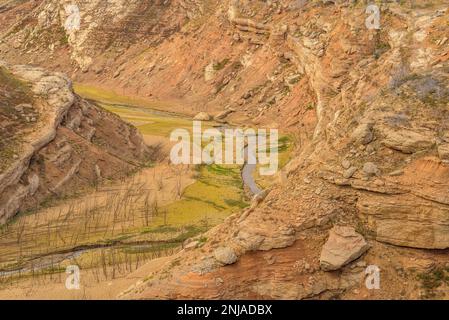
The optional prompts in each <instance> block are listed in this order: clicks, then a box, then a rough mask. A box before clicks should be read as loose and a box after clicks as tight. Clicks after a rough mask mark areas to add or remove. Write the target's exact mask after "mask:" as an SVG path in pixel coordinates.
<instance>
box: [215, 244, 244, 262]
mask: <svg viewBox="0 0 449 320" xmlns="http://www.w3.org/2000/svg"><path fill="white" fill-rule="evenodd" d="M214 258H215V260H217V261H218V262H220V263H222V264H225V265H228V264H233V263H235V262H236V261H237V260H238V257H237V255H236V254H235V252H234V250H233V249H232V248H230V247H221V248H218V249H216V250H215V251H214Z"/></svg>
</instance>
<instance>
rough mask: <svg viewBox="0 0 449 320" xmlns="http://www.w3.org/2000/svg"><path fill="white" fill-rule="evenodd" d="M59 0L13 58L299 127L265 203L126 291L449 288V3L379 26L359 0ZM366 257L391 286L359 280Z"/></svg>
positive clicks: (389, 14) (375, 294)
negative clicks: (69, 27) (72, 1)
mask: <svg viewBox="0 0 449 320" xmlns="http://www.w3.org/2000/svg"><path fill="white" fill-rule="evenodd" d="M65 3H66V2H64V1H37V2H34V6H35V7H34V9H33V10H31V11H30V13H29V14H28V15H27V16H21V18H20V19H18V21H17V22H15V24H10V27H9V28H7V29H8V32H4V35H3V37H2V39H3V40H2V41H3V45H2V46H1V47H0V50H1V53H2V55H4V56H5V58H6V59H7V60H8V61H9V60H11V61H15V60H17V59H18V60H28V61H30V60H31V61H33V62H35V63H38V64H41V65H46V66H48V67H50V68H55V69H57V68H62V69H65V70H66V71H68V72H70V74H72V75H73V77H74V78H75V79H76V80H77V81H81V82H85V83H90V84H94V85H98V86H103V87H109V86H110V87H114V88H117V89H118V90H121V91H122V92H124V93H126V94H130V95H138V96H142V97H146V98H148V99H156V100H157V99H158V100H175V101H183V104H184V108H181V111H183V112H185V113H196V112H198V111H207V112H209V113H212V114H213V115H218V114H220V117H219V118H220V120H221V121H229V122H233V123H240V124H242V123H243V124H248V123H250V124H251V125H253V126H269V127H282V129H283V130H286V131H287V132H289V133H291V135H292V136H294V137H295V140H296V145H297V151H296V153H295V154H294V159H293V160H292V161H291V162H290V163H289V164H288V165H287V167H286V168H285V169H284V170H283V172H281V173H280V174H279V181H280V182H279V184H278V185H276V186H275V187H273V188H272V190H270V193H269V194H268V196H267V197H266V198H265V200H264V201H262V202H261V203H254V205H253V206H252V207H251V208H250V209H247V210H245V211H244V212H240V213H237V214H236V215H234V216H232V217H230V218H229V219H228V220H227V221H226V222H225V223H224V224H222V225H220V226H218V227H216V228H215V229H213V230H211V231H210V232H209V233H208V234H206V235H204V236H203V237H201V238H198V239H191V241H190V242H189V243H186V246H185V249H184V250H183V251H182V252H181V253H179V254H177V255H175V256H174V257H173V258H172V259H171V261H170V262H169V263H167V264H166V265H165V266H164V267H163V268H162V269H161V270H158V271H155V273H154V274H152V275H149V276H148V277H147V278H146V280H145V281H142V282H140V283H139V284H137V285H136V286H135V287H133V288H131V289H130V290H129V291H128V292H127V293H126V295H125V296H126V297H131V298H154V297H157V298H284V299H304V298H318V299H319V298H423V297H428V296H429V295H430V294H432V295H439V296H441V297H446V296H447V293H446V292H447V291H444V290H441V291H435V290H436V289H438V288H440V287H441V288H442V289H444V287H445V286H447V283H445V282H444V281H443V280H441V274H443V275H444V274H445V272H446V271H445V270H446V269H447V267H448V266H449V257H448V256H447V254H446V253H447V251H446V250H447V248H449V237H448V235H447V234H448V233H447V231H448V228H449V220H448V217H449V216H448V214H449V212H448V209H449V202H448V190H449V189H448V179H447V177H448V175H449V165H448V161H449V158H448V149H449V147H448V143H449V138H448V134H447V132H448V127H447V123H448V121H447V120H448V117H449V107H448V94H449V91H448V83H449V82H448V70H449V65H448V57H449V47H448V46H449V41H448V38H447V34H448V25H447V21H448V18H449V12H448V9H447V5H445V4H444V1H428V2H426V3H418V2H417V1H410V2H408V1H405V2H401V3H400V4H397V3H386V4H384V5H383V6H381V7H380V16H381V25H380V29H369V28H367V26H366V23H365V22H366V19H367V18H368V15H367V14H366V11H365V10H366V4H365V3H364V2H361V1H352V2H351V1H287V0H285V1H213V0H204V1H181V0H179V1H176V0H173V1H164V2H162V1H155V2H150V1H139V2H129V4H128V2H127V4H126V6H125V5H124V3H123V2H120V1H113V2H111V5H109V6H108V7H102V2H101V1H92V2H89V4H87V3H85V2H83V3H79V7H80V12H81V29H80V30H79V31H73V32H72V33H71V32H66V31H64V30H63V29H61V28H62V26H63V23H62V21H64V19H65V18H66V15H65V13H64V12H65V11H63V10H62V8H63V5H64V4H65ZM25 5H28V6H30V3H28V2H25V3H24V4H21V6H25ZM20 8H22V7H20V6H19V7H15V9H14V10H20ZM147 9H148V10H147ZM11 10H12V9H11ZM149 12H154V13H157V17H158V19H159V21H156V20H155V19H153V18H148V17H147V16H146V13H149ZM3 16H4V17H5V18H4V19H5V21H10V20H11V19H9V20H8V17H9V13H8V11H6V14H3ZM130 21H132V22H130ZM107 22H113V23H109V24H108V23H107ZM129 28H135V29H129ZM5 30H6V28H5ZM54 30H60V32H61V33H59V34H58V33H55V32H53V31H54ZM129 30H137V31H135V32H131V33H132V35H130V32H129ZM47 34H50V35H52V36H53V38H49V37H47V36H46V35H47ZM64 34H65V35H66V36H68V39H67V41H65V40H64V41H60V39H66V38H65V37H62V38H61V37H60V36H59V35H64ZM44 40H45V41H44ZM18 52H20V56H18V54H17V53H18ZM64 53H65V54H64ZM49 58H50V59H49ZM223 112H224V113H223ZM204 239H207V241H204ZM368 265H374V266H377V267H378V268H379V269H380V270H381V281H382V282H381V283H382V284H381V288H382V290H368V289H367V288H366V287H365V283H364V277H365V270H366V267H367V266H368ZM434 277H437V278H438V279H439V280H438V279H437V280H435V281H433V280H434ZM432 281H433V282H432Z"/></svg>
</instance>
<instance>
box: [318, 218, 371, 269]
mask: <svg viewBox="0 0 449 320" xmlns="http://www.w3.org/2000/svg"><path fill="white" fill-rule="evenodd" d="M368 249H369V245H368V243H367V242H366V241H365V239H364V238H363V236H362V235H360V234H359V233H357V232H356V231H355V230H354V228H352V227H342V226H335V227H333V228H332V229H331V230H330V232H329V239H328V240H327V242H326V243H325V244H324V246H323V249H322V250H321V256H320V265H321V269H323V270H324V271H333V270H338V269H340V268H341V267H343V266H344V265H346V264H348V263H350V262H351V261H354V260H355V259H357V258H359V257H360V256H361V255H362V254H364V253H365V252H366V251H367V250H368Z"/></svg>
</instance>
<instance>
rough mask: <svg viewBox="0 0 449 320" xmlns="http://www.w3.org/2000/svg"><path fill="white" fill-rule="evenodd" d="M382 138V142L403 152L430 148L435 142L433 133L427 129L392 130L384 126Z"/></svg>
mask: <svg viewBox="0 0 449 320" xmlns="http://www.w3.org/2000/svg"><path fill="white" fill-rule="evenodd" d="M382 133H383V134H384V136H385V137H384V139H383V140H382V143H383V144H384V145H385V146H387V147H389V148H391V149H395V150H398V151H401V152H403V153H415V152H418V151H422V150H426V149H430V148H432V146H434V144H435V138H434V136H433V133H432V132H431V131H429V130H416V131H415V130H406V129H402V130H393V129H391V128H384V129H383V130H382Z"/></svg>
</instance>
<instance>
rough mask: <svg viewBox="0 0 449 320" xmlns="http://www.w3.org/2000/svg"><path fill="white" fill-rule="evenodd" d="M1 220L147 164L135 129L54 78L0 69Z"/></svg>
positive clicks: (47, 74)
mask: <svg viewBox="0 0 449 320" xmlns="http://www.w3.org/2000/svg"><path fill="white" fill-rule="evenodd" d="M0 104H1V109H0V124H1V131H0V132H1V138H2V139H1V141H2V142H1V155H2V164H1V167H0V194H1V196H0V221H1V223H4V222H6V221H7V219H8V218H11V217H12V216H14V215H15V214H16V213H17V212H18V211H19V210H22V211H23V210H26V209H31V208H34V207H36V206H37V205H39V204H40V203H41V202H42V201H44V200H46V199H48V198H52V197H53V198H54V197H55V196H66V195H70V194H73V193H74V192H76V191H77V190H78V191H79V190H81V189H82V188H85V187H91V186H94V185H95V184H96V183H99V182H101V181H103V180H104V179H114V178H115V179H117V178H120V177H122V176H123V175H125V174H126V173H129V172H132V171H133V170H135V169H136V168H138V167H139V166H141V165H143V164H145V163H146V161H149V159H150V155H151V150H150V149H149V148H148V147H147V146H146V145H145V144H144V143H143V140H142V137H141V136H140V135H139V134H138V132H137V130H136V129H135V128H133V127H131V126H130V125H128V124H126V123H124V122H123V121H122V120H120V119H119V118H118V117H117V116H115V115H113V114H111V113H109V112H107V111H105V110H103V109H101V108H99V107H97V106H95V105H94V104H91V103H89V102H87V101H85V100H82V99H81V98H80V97H78V96H76V95H75V94H74V93H73V89H72V85H71V81H70V80H68V79H67V78H66V77H65V76H64V75H62V74H59V73H51V72H47V71H45V70H43V69H41V68H36V67H28V66H23V65H18V66H7V65H6V64H3V65H2V66H1V68H0Z"/></svg>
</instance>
